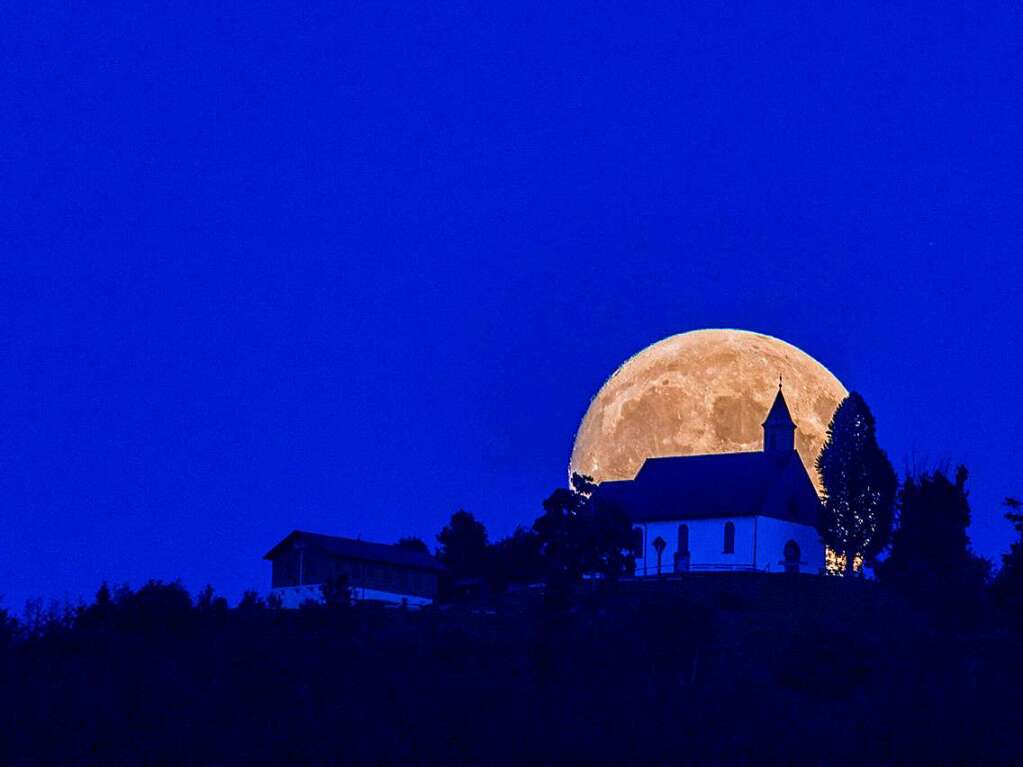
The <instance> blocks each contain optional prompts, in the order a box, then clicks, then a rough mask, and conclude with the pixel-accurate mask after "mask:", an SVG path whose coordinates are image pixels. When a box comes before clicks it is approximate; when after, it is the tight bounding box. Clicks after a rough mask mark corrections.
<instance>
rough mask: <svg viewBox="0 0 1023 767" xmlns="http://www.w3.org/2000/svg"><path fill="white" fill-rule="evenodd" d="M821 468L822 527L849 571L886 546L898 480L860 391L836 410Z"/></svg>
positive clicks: (823, 450) (820, 525)
mask: <svg viewBox="0 0 1023 767" xmlns="http://www.w3.org/2000/svg"><path fill="white" fill-rule="evenodd" d="M817 471H818V472H820V477H821V482H822V483H823V485H824V512H823V514H822V516H821V520H820V524H819V528H818V529H819V532H820V534H821V538H822V539H823V540H824V543H825V545H826V546H828V548H830V549H831V550H832V551H834V552H835V553H836V554H837V555H839V556H840V557H843V558H844V560H845V573H846V574H849V573H852V571H853V568H854V565H855V562H856V561H857V560H858V559H863V560H864V561H867V562H872V561H873V560H874V558H875V557H877V555H878V554H880V553H881V552H882V551H883V550H884V548H885V546H887V545H888V540H889V538H890V537H891V531H892V522H893V517H894V505H895V493H896V490H897V489H898V484H899V481H898V478H897V477H896V475H895V470H894V469H893V468H892V464H891V462H890V461H889V460H888V456H887V454H886V453H885V452H884V450H882V449H881V448H880V447H879V446H878V444H877V435H876V433H875V427H874V416H873V414H872V413H871V412H870V408H869V407H867V403H866V402H864V400H863V397H861V396H860V395H859V394H857V393H856V392H852V393H851V394H850V395H849V396H848V397H846V398H845V399H844V400H843V401H842V403H841V404H840V405H839V406H838V409H837V410H835V415H834V416H833V417H832V419H831V425H830V426H829V427H828V438H827V441H826V442H825V443H824V448H823V449H822V450H821V454H820V455H819V456H818V457H817Z"/></svg>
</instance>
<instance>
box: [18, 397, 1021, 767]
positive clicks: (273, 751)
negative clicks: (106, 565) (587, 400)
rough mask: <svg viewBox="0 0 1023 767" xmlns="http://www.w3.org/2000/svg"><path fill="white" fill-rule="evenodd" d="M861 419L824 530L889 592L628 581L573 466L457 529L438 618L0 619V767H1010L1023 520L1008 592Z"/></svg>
mask: <svg viewBox="0 0 1023 767" xmlns="http://www.w3.org/2000/svg"><path fill="white" fill-rule="evenodd" d="M849 414H852V415H855V418H853V417H850V418H849V419H848V423H847V424H846V426H841V425H840V424H839V425H836V424H833V426H832V431H831V437H830V439H829V445H830V446H831V447H830V450H831V458H829V459H828V461H831V464H830V465H831V466H832V468H833V469H835V470H834V471H832V472H831V475H830V476H831V478H830V479H829V475H828V474H827V473H825V475H824V478H825V485H826V488H827V490H828V493H829V498H830V499H831V501H832V502H831V503H830V504H827V505H826V507H825V511H824V518H823V519H822V520H821V525H822V528H828V527H829V526H830V529H831V530H832V531H839V532H840V533H841V534H840V535H839V537H838V540H840V541H841V542H842V545H843V546H844V547H845V548H843V549H841V551H843V552H845V553H847V554H848V555H849V556H848V557H847V559H848V560H856V559H862V560H864V561H865V562H866V563H867V564H868V566H870V567H871V568H872V570H873V572H874V573H875V575H876V577H874V578H867V577H865V575H864V572H865V571H864V569H862V568H861V569H858V570H853V569H852V568H845V569H844V570H842V571H840V572H839V573H838V574H840V575H843V576H845V577H817V576H805V575H766V574H749V573H734V574H725V573H720V574H695V573H687V574H684V575H682V576H671V577H664V578H652V579H644V580H642V581H636V580H631V579H628V578H623V577H622V576H623V574H626V573H628V572H629V569H630V567H631V564H632V560H631V557H632V554H631V551H630V548H629V544H630V540H631V530H630V525H629V523H628V520H627V518H625V517H624V516H622V515H621V514H620V513H619V512H618V511H616V510H615V509H612V508H604V507H602V506H601V505H600V504H598V503H597V502H595V501H594V500H593V498H592V496H591V495H590V493H589V491H590V490H591V489H592V485H590V483H589V480H587V479H586V478H585V477H575V478H574V479H573V482H572V487H570V488H562V489H559V490H556V491H555V492H554V493H553V494H552V495H551V496H550V497H549V498H548V499H547V501H546V502H545V503H544V505H543V514H542V515H541V516H540V517H539V518H538V519H537V520H536V522H535V523H534V524H533V526H532V527H530V528H524V527H522V528H518V529H517V530H515V531H514V533H513V534H512V535H510V536H508V537H507V538H503V539H500V540H497V541H494V542H491V541H490V540H489V538H488V535H487V531H486V529H485V527H484V526H483V524H482V523H481V522H480V521H479V520H478V519H476V518H475V517H474V516H473V515H472V514H469V513H468V512H465V511H459V512H457V513H455V514H454V515H453V516H452V517H451V519H450V521H449V523H448V524H447V525H446V526H445V527H444V529H443V530H442V531H441V532H440V534H439V535H438V536H437V540H438V544H439V548H438V551H437V556H438V557H440V558H441V559H442V560H443V561H444V562H445V564H446V565H447V567H448V569H449V576H450V577H449V579H448V580H447V582H446V585H445V592H444V594H443V595H442V597H443V598H442V600H441V601H440V602H439V603H438V604H435V605H433V606H430V607H427V608H424V609H422V610H407V609H401V608H387V607H382V606H380V605H375V604H368V603H363V604H353V603H352V600H351V594H350V591H349V589H348V585H347V583H346V582H344V581H343V580H341V581H337V582H334V583H328V584H324V586H323V600H322V603H313V602H309V603H307V604H305V605H304V606H303V607H301V608H300V609H298V610H284V609H281V608H280V605H279V603H275V602H273V601H270V602H268V601H265V600H264V599H262V598H261V597H260V596H259V595H258V594H256V593H255V592H248V593H246V594H245V595H244V596H243V598H242V599H241V600H240V602H239V603H238V604H237V605H236V606H233V607H230V606H229V605H228V603H227V602H226V600H225V599H224V598H222V597H219V596H217V595H216V594H215V593H214V591H213V589H212V588H209V587H207V588H206V589H204V590H203V591H201V592H200V593H199V594H198V595H195V597H194V598H193V597H192V596H190V595H189V594H188V593H187V592H186V591H185V590H184V589H183V588H182V587H181V585H180V584H177V583H169V584H168V583H158V582H151V583H149V584H147V585H145V586H143V587H141V588H139V589H138V590H136V591H133V590H131V589H129V588H127V587H118V588H115V589H110V588H108V587H107V586H106V585H105V584H104V585H103V586H102V587H101V588H100V590H99V591H98V593H97V594H96V597H95V599H94V601H93V602H92V603H91V604H88V605H79V606H72V607H63V608H57V607H53V608H50V609H43V608H42V606H41V605H40V604H38V603H35V604H30V605H29V607H28V608H27V609H26V611H25V613H24V615H23V616H22V617H20V618H19V619H15V618H14V617H12V616H11V615H10V614H8V613H7V612H5V611H3V610H0V685H2V687H0V689H3V691H4V695H2V696H0V722H3V729H2V732H0V734H2V737H0V764H3V765H35V764H59V765H93V764H95V765H139V764H173V765H235V764H245V765H253V764H256V765H258V764H443V765H454V764H509V765H511V764H515V765H518V764H539V765H543V764H555V763H557V764H645V763H652V764H697V765H741V764H758V765H759V764H800V765H842V764H879V765H889V764H918V763H919V764H927V763H935V764H1019V763H1021V757H1020V754H1019V750H1018V738H1019V732H1020V728H1021V726H1023V712H1021V709H1020V707H1019V705H1018V703H1017V699H1018V696H1019V690H1020V689H1023V620H1021V615H1023V613H1021V610H1023V513H1021V512H1023V503H1021V502H1020V501H1017V500H1015V499H1013V498H1009V499H1006V506H1007V507H1008V513H1007V514H1006V516H1007V518H1008V519H1009V520H1010V521H1011V522H1012V523H1013V525H1014V526H1015V529H1016V533H1017V540H1016V541H1014V542H1013V543H1012V544H1011V546H1010V547H1009V549H1008V551H1007V553H1006V554H1005V555H1004V557H1003V560H1002V563H1001V567H1000V568H999V570H998V571H997V573H996V574H995V575H994V577H992V576H991V567H990V563H988V562H986V561H985V560H982V559H980V558H978V557H977V556H976V555H975V554H973V552H972V551H971V549H970V543H969V538H968V536H967V528H968V525H969V521H970V505H969V493H968V489H967V472H966V470H965V469H964V468H961V467H960V468H959V469H957V470H956V471H955V472H953V473H950V472H949V471H948V470H947V469H944V468H938V469H935V470H932V471H929V472H922V473H917V474H911V475H910V476H907V477H906V478H905V479H904V480H903V482H902V483H901V486H893V485H892V484H891V477H892V476H894V475H891V476H889V474H888V470H889V469H890V467H887V468H886V465H887V458H884V456H883V453H882V452H880V449H879V448H877V445H876V440H875V439H874V438H873V419H872V417H869V410H867V409H866V405H865V403H862V400H859V402H857V403H855V407H854V408H850V409H848V410H847V415H849ZM836 418H837V416H836ZM850 442H851V443H852V445H850V444H848V443H850ZM856 455H859V456H861V458H859V459H856V458H851V457H850V456H853V457H854V456H856ZM839 456H844V457H839ZM881 459H883V460H881ZM858 461H867V462H869V463H870V466H871V467H872V468H870V469H869V470H868V469H865V468H864V467H863V466H862V465H860V464H859V463H858ZM839 466H845V470H843V471H839V470H837V468H836V467H839ZM835 477H841V479H840V481H836V480H835ZM829 515H834V517H832V516H829ZM842 520H845V521H842ZM850 520H852V521H850ZM399 545H402V546H407V547H409V548H412V549H415V550H418V551H424V550H428V549H427V546H426V544H425V543H424V542H423V541H421V540H419V539H402V541H401V542H400V544H399ZM464 583H475V584H483V585H484V586H485V588H483V589H477V590H475V591H471V592H467V591H465V590H462V589H460V584H464Z"/></svg>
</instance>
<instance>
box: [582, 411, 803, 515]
mask: <svg viewBox="0 0 1023 767" xmlns="http://www.w3.org/2000/svg"><path fill="white" fill-rule="evenodd" d="M780 396H781V395H780V394H779V397H780ZM786 412H787V411H786ZM596 496H597V498H598V499H599V500H601V501H604V502H608V503H611V504H614V505H616V506H619V507H621V508H623V509H624V510H625V511H626V512H627V513H628V514H629V516H630V517H631V518H632V520H633V521H635V522H654V521H664V520H675V519H679V520H684V519H708V518H715V517H749V516H758V515H759V516H765V517H773V518H775V519H782V520H786V521H790V522H798V523H800V524H806V525H816V523H817V517H818V514H819V513H820V500H819V499H818V498H817V492H816V491H815V490H814V487H813V484H812V483H811V482H810V477H809V476H808V475H807V473H806V469H805V468H804V467H803V463H802V461H801V460H800V459H799V454H798V453H796V451H794V450H792V451H788V452H785V453H764V452H751V453H721V454H714V455H692V456H673V457H669V458H648V459H647V461H646V463H644V464H643V467H642V468H641V469H640V470H639V473H638V474H637V475H636V477H635V479H632V480H622V481H612V482H603V483H601V485H600V486H599V487H598V488H597V490H596Z"/></svg>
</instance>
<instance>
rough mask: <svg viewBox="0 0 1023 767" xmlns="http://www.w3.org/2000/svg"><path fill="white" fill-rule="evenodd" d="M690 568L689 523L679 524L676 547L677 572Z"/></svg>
mask: <svg viewBox="0 0 1023 767" xmlns="http://www.w3.org/2000/svg"><path fill="white" fill-rule="evenodd" d="M688 570H689V525H679V526H678V546H677V547H676V548H675V572H676V573H684V572H686V571H688Z"/></svg>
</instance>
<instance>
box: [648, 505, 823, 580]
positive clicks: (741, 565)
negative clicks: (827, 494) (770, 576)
mask: <svg viewBox="0 0 1023 767" xmlns="http://www.w3.org/2000/svg"><path fill="white" fill-rule="evenodd" d="M727 522H731V523H732V524H734V525H735V550H734V553H731V554H728V553H725V551H724V536H725V524H726V523H727ZM681 524H685V525H687V526H688V527H689V562H690V570H691V571H693V572H699V571H700V570H731V569H736V570H746V569H750V570H752V569H754V568H755V569H757V570H760V571H763V572H772V573H781V572H784V571H785V563H784V556H785V544H786V543H787V542H788V541H790V540H794V541H795V542H796V543H797V544H798V545H799V551H800V566H799V571H800V572H802V573H812V574H817V573H819V572H821V570H822V569H823V567H824V546H823V544H822V543H821V541H820V537H819V536H818V535H817V531H816V530H814V529H813V528H812V527H809V526H807V525H799V524H796V523H794V522H785V521H783V520H780V519H774V518H772V517H721V518H715V519H691V520H679V521H668V522H647V523H639V524H637V525H636V526H637V527H640V528H642V529H643V553H644V556H643V557H639V558H637V559H636V570H635V574H636V575H657V551H656V549H655V548H654V545H653V544H654V540H656V539H657V537H658V536H660V537H661V538H663V539H664V542H665V547H664V552H663V553H662V555H661V574H662V575H671V574H673V573H674V572H675V552H676V551H677V550H678V528H679V525H681ZM754 545H755V546H756V556H754Z"/></svg>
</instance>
